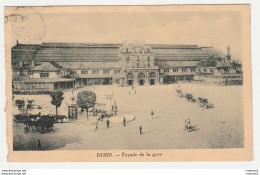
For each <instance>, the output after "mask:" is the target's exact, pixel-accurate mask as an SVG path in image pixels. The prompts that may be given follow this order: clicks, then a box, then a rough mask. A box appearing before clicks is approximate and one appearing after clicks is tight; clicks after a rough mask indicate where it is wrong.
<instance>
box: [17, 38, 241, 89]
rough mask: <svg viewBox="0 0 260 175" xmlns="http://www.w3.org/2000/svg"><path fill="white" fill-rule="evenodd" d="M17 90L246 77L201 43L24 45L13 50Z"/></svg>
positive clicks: (221, 56) (226, 59)
mask: <svg viewBox="0 0 260 175" xmlns="http://www.w3.org/2000/svg"><path fill="white" fill-rule="evenodd" d="M12 70H13V88H14V90H19V91H33V90H36V91H37V90H65V89H70V88H74V87H75V86H91V85H118V86H137V85H138V86H143V85H159V84H169V83H176V82H179V81H187V82H191V81H204V82H207V81H208V80H210V81H211V82H213V83H219V82H222V81H223V82H225V81H227V77H229V78H230V77H231V78H232V80H235V79H236V80H237V81H242V77H243V74H242V73H241V70H238V69H237V68H234V66H232V64H231V55H230V48H229V47H228V49H227V54H226V55H225V54H223V53H221V52H219V51H218V50H216V49H214V48H212V47H199V46H197V45H166V44H144V43H141V42H135V43H123V44H81V43H43V44H41V45H29V44H19V43H17V45H16V46H14V47H13V48H12Z"/></svg>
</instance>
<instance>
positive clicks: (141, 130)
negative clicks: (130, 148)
mask: <svg viewBox="0 0 260 175" xmlns="http://www.w3.org/2000/svg"><path fill="white" fill-rule="evenodd" d="M139 132H140V135H141V134H143V128H142V126H141V125H140V127H139Z"/></svg>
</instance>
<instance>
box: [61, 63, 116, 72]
mask: <svg viewBox="0 0 260 175" xmlns="http://www.w3.org/2000/svg"><path fill="white" fill-rule="evenodd" d="M58 64H59V65H61V66H62V67H63V68H67V69H71V70H86V69H95V68H96V69H112V68H116V69H120V68H121V66H120V63H119V62H58Z"/></svg>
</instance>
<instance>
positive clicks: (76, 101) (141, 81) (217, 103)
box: [5, 5, 253, 162]
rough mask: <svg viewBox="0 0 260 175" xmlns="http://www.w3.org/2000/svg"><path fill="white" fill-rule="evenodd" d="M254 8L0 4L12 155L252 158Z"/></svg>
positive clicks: (36, 158) (32, 158) (41, 158)
mask: <svg viewBox="0 0 260 175" xmlns="http://www.w3.org/2000/svg"><path fill="white" fill-rule="evenodd" d="M250 37H251V36H250V5H165V6H54V7H47V6H46V7H28V6H27V7H5V47H6V60H5V61H6V74H7V82H6V90H7V93H6V98H7V104H6V113H7V116H6V119H7V134H8V140H7V142H8V149H9V154H8V161H15V162H51V161H54V162H64V161H65V162H83V161H86V162H89V161H92V162H117V161H124V162H131V161H146V162H151V161H250V160H252V159H253V146H252V143H253V140H252V92H251V84H252V82H251V55H250V49H251V48H250V47H251V46H250Z"/></svg>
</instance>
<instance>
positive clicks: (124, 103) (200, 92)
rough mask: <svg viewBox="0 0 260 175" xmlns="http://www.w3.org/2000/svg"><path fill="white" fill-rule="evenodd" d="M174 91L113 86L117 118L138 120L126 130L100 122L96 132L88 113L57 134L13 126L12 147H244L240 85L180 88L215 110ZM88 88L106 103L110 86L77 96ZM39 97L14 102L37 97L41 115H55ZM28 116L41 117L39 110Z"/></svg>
mask: <svg viewBox="0 0 260 175" xmlns="http://www.w3.org/2000/svg"><path fill="white" fill-rule="evenodd" d="M176 88H178V87H177V85H176V84H174V85H160V86H147V87H145V86H142V87H140V86H139V87H137V88H136V94H135V93H134V91H132V90H131V87H114V86H111V87H110V91H112V92H113V94H114V100H116V103H117V105H118V110H119V115H120V116H122V115H124V114H132V115H134V116H135V117H136V118H135V120H133V121H131V122H128V123H127V126H126V127H123V124H122V123H120V122H113V123H112V124H111V128H109V129H106V125H105V122H103V123H102V122H101V123H99V130H98V131H95V120H96V118H95V117H90V120H89V121H88V120H87V119H86V114H85V113H80V117H79V119H78V120H77V121H73V122H68V123H67V122H66V121H65V122H66V123H63V124H60V123H58V124H55V126H54V129H53V131H51V132H49V133H46V134H40V133H38V132H36V131H30V132H29V134H24V129H23V127H24V126H23V124H18V123H14V125H13V126H14V129H13V131H14V148H15V149H17V150H35V149H36V147H37V139H40V140H41V143H42V148H43V149H44V150H50V149H70V150H77V149H81V150H85V149H187V148H241V147H243V145H244V144H243V140H244V136H243V135H244V132H243V101H242V95H243V94H242V90H243V87H242V86H213V85H205V84H188V83H187V84H185V83H184V84H180V88H181V89H183V91H184V92H186V93H188V92H189V93H192V94H194V96H195V97H201V96H202V97H205V98H208V99H209V102H210V103H213V104H214V105H215V108H214V109H203V108H201V107H199V106H198V104H197V103H190V102H188V101H186V99H184V98H179V97H177V95H176ZM86 89H88V90H93V91H94V90H95V92H96V94H97V100H98V102H100V103H105V92H107V91H108V86H96V87H95V88H94V87H85V88H84V89H80V90H77V91H75V92H73V94H77V93H78V92H79V91H83V90H86ZM71 94H72V93H71V92H66V93H65V95H64V96H65V99H64V101H63V103H62V106H61V107H60V109H59V114H67V110H66V109H67V107H66V105H68V104H70V103H71V99H70V97H71ZM130 94H131V95H130ZM35 97H36V96H16V97H15V99H21V98H24V99H35V104H37V105H41V106H43V109H42V110H41V112H42V113H53V114H55V107H54V106H52V105H51V104H50V100H51V99H50V97H49V96H46V95H45V96H40V98H39V96H37V98H35ZM151 109H153V111H154V113H155V115H154V117H153V118H152V117H151V116H150V111H151ZM16 112H17V113H18V111H16ZM29 112H31V113H38V112H39V110H37V109H36V110H34V111H29ZM187 118H189V119H190V121H191V125H192V126H193V131H192V132H187V131H184V120H185V119H187ZM117 121H118V120H117ZM139 126H142V128H143V133H144V134H143V135H139Z"/></svg>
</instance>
